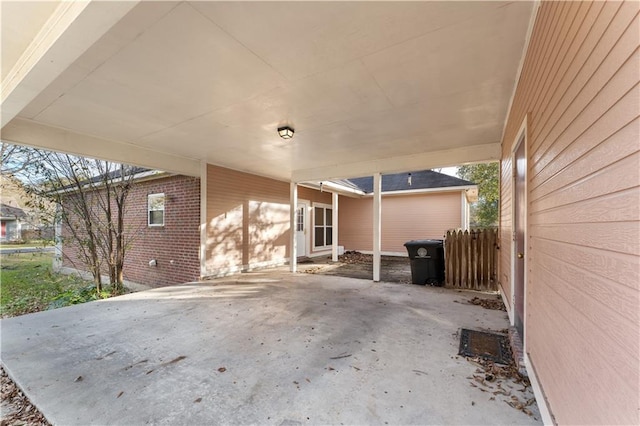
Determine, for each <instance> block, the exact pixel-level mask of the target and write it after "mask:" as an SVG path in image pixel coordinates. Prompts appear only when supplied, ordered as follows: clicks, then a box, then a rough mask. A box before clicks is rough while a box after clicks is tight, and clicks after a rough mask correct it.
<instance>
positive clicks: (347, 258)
mask: <svg viewBox="0 0 640 426" xmlns="http://www.w3.org/2000/svg"><path fill="white" fill-rule="evenodd" d="M338 260H339V261H340V262H342V263H346V264H351V265H362V264H369V263H371V264H373V255H371V254H362V253H360V252H358V251H346V252H344V254H343V255H340V256H338Z"/></svg>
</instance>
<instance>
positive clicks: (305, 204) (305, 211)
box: [296, 198, 311, 257]
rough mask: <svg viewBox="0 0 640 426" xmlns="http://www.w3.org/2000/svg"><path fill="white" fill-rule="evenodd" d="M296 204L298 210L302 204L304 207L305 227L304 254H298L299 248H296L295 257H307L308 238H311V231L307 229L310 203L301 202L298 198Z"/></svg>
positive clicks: (308, 252)
mask: <svg viewBox="0 0 640 426" xmlns="http://www.w3.org/2000/svg"><path fill="white" fill-rule="evenodd" d="M297 204H298V208H300V207H301V206H302V205H303V204H304V206H305V209H304V226H305V231H306V232H305V234H304V249H305V250H304V251H305V252H304V254H301V253H300V247H296V250H297V253H296V255H297V257H300V256H309V255H310V254H311V245H310V242H309V239H310V236H311V230H310V229H309V226H310V224H309V220H310V212H309V211H310V210H311V208H310V207H311V201H310V200H303V199H301V198H298V201H297ZM297 232H298V231H296V233H297ZM297 237H298V236H297V235H296V238H297Z"/></svg>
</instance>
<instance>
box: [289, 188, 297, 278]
mask: <svg viewBox="0 0 640 426" xmlns="http://www.w3.org/2000/svg"><path fill="white" fill-rule="evenodd" d="M289 205H290V206H291V216H290V218H289V229H290V230H291V232H289V245H290V246H291V259H290V260H289V267H290V270H291V272H296V271H297V270H298V265H297V261H298V248H297V244H296V240H297V238H296V221H297V213H298V184H297V183H295V182H291V184H290V187H289Z"/></svg>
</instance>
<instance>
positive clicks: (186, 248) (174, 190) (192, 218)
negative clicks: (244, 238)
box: [62, 176, 200, 287]
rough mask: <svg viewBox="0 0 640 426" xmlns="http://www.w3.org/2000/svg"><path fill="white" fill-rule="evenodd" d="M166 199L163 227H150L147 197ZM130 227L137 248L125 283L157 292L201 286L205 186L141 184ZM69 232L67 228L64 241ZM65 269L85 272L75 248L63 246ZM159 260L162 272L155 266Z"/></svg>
mask: <svg viewBox="0 0 640 426" xmlns="http://www.w3.org/2000/svg"><path fill="white" fill-rule="evenodd" d="M155 193H164V194H165V212H164V215H165V217H164V222H165V224H164V226H163V227H149V226H147V196H148V195H149V194H155ZM125 224H126V229H127V233H128V236H130V237H131V245H130V247H129V249H128V252H127V254H126V258H125V268H124V279H125V280H127V281H133V282H136V283H140V284H145V285H148V286H152V287H161V286H166V285H172V284H178V283H183V282H188V281H193V280H197V279H198V278H199V276H200V261H199V257H198V253H199V248H200V231H199V226H200V180H199V179H198V178H193V177H188V176H169V177H164V178H160V179H153V180H148V181H143V182H138V183H136V185H135V186H134V188H133V189H132V191H131V193H130V194H129V198H128V200H127V210H126V213H125ZM68 235H69V230H68V229H65V228H64V227H63V230H62V236H63V239H64V238H66V237H68ZM63 251H64V256H63V266H67V267H73V268H77V269H81V265H82V262H80V261H79V257H78V255H77V253H76V249H75V248H74V247H73V244H69V243H66V244H63ZM151 259H155V260H156V261H157V266H149V261H150V260H151Z"/></svg>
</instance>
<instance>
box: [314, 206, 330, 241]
mask: <svg viewBox="0 0 640 426" xmlns="http://www.w3.org/2000/svg"><path fill="white" fill-rule="evenodd" d="M313 231H314V232H313V247H315V248H323V247H330V246H331V244H332V242H333V211H332V210H331V207H330V206H328V205H323V204H314V206H313Z"/></svg>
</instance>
